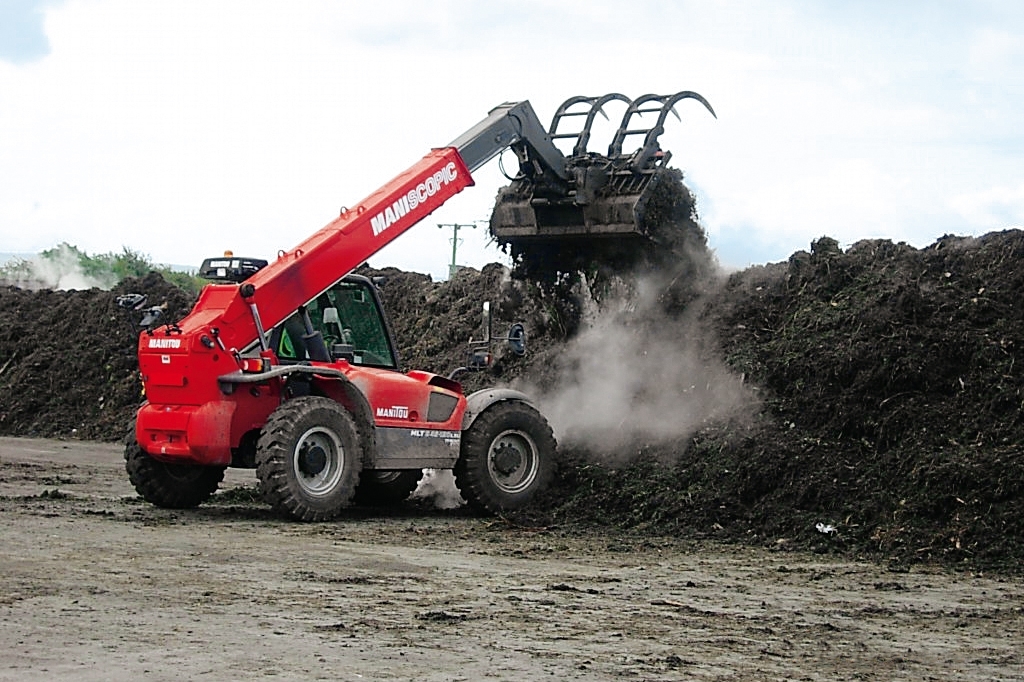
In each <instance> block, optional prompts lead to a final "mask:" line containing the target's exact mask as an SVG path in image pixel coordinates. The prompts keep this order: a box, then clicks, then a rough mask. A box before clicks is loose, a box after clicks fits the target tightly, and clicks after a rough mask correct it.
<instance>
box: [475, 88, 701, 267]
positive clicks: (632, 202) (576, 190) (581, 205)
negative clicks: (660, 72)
mask: <svg viewBox="0 0 1024 682" xmlns="http://www.w3.org/2000/svg"><path fill="white" fill-rule="evenodd" d="M683 99H696V100H697V101H699V102H700V103H701V104H703V105H704V106H705V107H707V109H708V111H710V112H711V114H712V115H714V114H715V112H714V110H713V109H712V108H711V105H710V104H709V103H708V102H707V101H706V100H705V99H704V98H703V97H701V96H700V95H698V94H697V93H695V92H690V91H684V92H679V93H676V94H674V95H664V96H663V95H644V96H643V97H640V98H638V99H636V100H630V99H629V98H627V97H626V96H624V95H621V94H618V93H612V94H609V95H605V96H603V97H573V98H571V99H569V100H566V102H565V103H563V104H562V106H561V107H559V109H558V111H557V113H556V114H555V116H554V119H553V120H552V123H551V128H550V137H551V139H552V140H559V139H569V140H570V141H573V142H574V144H573V148H572V153H571V155H570V156H567V157H566V160H565V169H566V175H567V180H566V181H565V182H564V183H551V182H543V183H542V182H538V181H537V179H536V177H537V176H536V174H533V173H531V172H529V170H530V169H529V167H527V166H525V164H528V163H529V159H524V158H523V157H522V156H521V157H520V173H519V175H518V176H517V177H515V178H513V179H512V182H511V184H510V185H508V186H507V187H504V188H502V189H501V190H500V191H499V192H498V197H497V200H496V202H495V206H494V210H493V212H492V214H491V224H490V229H491V234H492V235H493V237H494V238H495V240H496V241H498V243H499V244H501V245H503V246H505V247H506V248H507V249H509V250H510V251H511V253H512V255H513V256H523V255H525V256H527V257H531V256H533V257H535V256H536V254H537V253H539V252H541V251H543V252H544V253H545V254H546V255H547V256H550V257H552V258H554V257H561V256H557V255H556V254H563V255H564V254H571V253H574V252H577V251H578V250H579V249H580V248H590V247H585V246H584V244H592V243H594V242H596V241H598V240H600V241H602V242H606V243H605V244H604V245H603V246H596V245H595V246H594V247H593V248H600V249H602V250H605V251H607V252H609V253H611V252H613V251H614V250H615V249H616V248H619V247H620V246H624V247H626V248H634V247H636V246H637V245H639V247H640V248H649V246H650V244H649V243H658V242H663V241H664V239H663V236H664V235H662V234H660V232H661V230H660V226H661V225H662V224H663V223H664V222H665V221H666V220H667V219H669V218H671V219H673V220H677V219H679V218H681V217H682V218H685V219H686V220H689V219H691V218H692V217H693V216H692V210H693V197H692V195H690V193H689V191H688V190H686V189H685V187H684V186H683V185H682V174H681V173H680V172H679V171H677V170H674V169H671V168H669V167H668V165H667V164H668V161H669V159H670V158H671V156H672V155H671V153H669V152H663V151H662V150H661V148H660V146H659V144H658V138H659V136H660V135H661V134H662V133H663V132H664V130H665V128H664V124H665V119H666V118H667V117H668V114H669V113H676V112H675V110H674V107H675V105H676V103H677V102H679V101H681V100H683ZM612 101H620V102H625V103H626V104H627V105H628V106H627V109H626V113H625V115H624V116H623V118H622V122H621V124H620V125H619V127H618V129H617V130H616V132H615V136H614V138H613V140H612V142H611V144H610V146H609V148H608V153H607V155H603V154H597V153H594V152H588V151H587V144H588V142H589V141H590V134H591V127H592V125H593V123H594V120H595V117H596V116H597V115H598V114H604V111H603V107H604V106H605V105H606V104H607V103H609V102H612ZM645 114H646V115H654V116H655V120H654V122H653V123H652V124H650V125H649V126H647V127H640V125H641V124H640V123H639V121H640V120H641V119H642V118H643V116H644V115H645ZM676 116H677V117H678V114H677V113H676ZM573 119H575V120H577V121H581V122H582V124H581V125H580V126H579V129H578V131H575V132H560V131H559V126H560V124H563V123H565V122H566V121H567V120H573ZM648 120H650V118H648ZM633 136H643V138H642V139H643V141H642V143H641V145H640V146H639V147H638V148H637V149H635V150H634V151H630V152H628V153H623V151H622V149H623V145H624V143H625V141H626V140H627V138H629V137H633ZM666 202H667V204H666ZM680 202H681V203H682V204H685V206H683V205H675V206H672V205H671V204H680ZM655 213H656V214H657V215H654V214H655ZM669 214H671V216H670V215H669Z"/></svg>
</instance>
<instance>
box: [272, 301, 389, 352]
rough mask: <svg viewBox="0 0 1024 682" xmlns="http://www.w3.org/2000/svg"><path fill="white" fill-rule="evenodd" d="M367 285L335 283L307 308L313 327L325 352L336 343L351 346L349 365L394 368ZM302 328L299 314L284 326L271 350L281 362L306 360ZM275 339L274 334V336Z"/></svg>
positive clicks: (382, 325)
mask: <svg viewBox="0 0 1024 682" xmlns="http://www.w3.org/2000/svg"><path fill="white" fill-rule="evenodd" d="M369 286H370V285H369V284H367V283H366V282H345V281H342V282H338V283H337V284H335V285H334V286H333V287H331V288H330V289H328V290H327V291H325V292H324V293H322V294H320V296H318V297H317V298H316V299H314V300H312V301H310V302H309V303H308V304H307V305H306V310H307V311H308V312H309V319H310V322H311V323H312V324H313V328H314V329H316V330H317V331H319V332H320V334H321V335H322V336H323V339H324V342H325V344H326V345H327V348H328V349H331V348H332V347H334V346H335V345H336V344H344V345H347V346H350V347H351V351H352V354H351V358H350V362H351V363H352V364H353V365H367V366H372V367H385V368H390V369H394V368H396V366H397V363H396V362H395V355H394V352H393V351H392V348H391V341H390V339H389V337H388V333H387V327H386V326H385V324H384V319H383V317H382V315H381V311H380V309H379V308H378V307H377V305H376V301H375V299H374V297H373V292H372V291H370V289H369ZM302 334H303V326H302V320H301V317H300V316H299V314H298V313H296V314H295V315H293V316H292V317H291V318H289V319H288V320H287V321H286V322H285V323H284V325H283V328H282V331H281V334H280V340H279V342H278V343H277V347H276V348H275V349H274V350H275V351H276V352H277V355H278V357H279V358H281V359H283V360H305V359H307V355H306V353H305V346H304V344H303V342H302ZM275 336H276V335H275Z"/></svg>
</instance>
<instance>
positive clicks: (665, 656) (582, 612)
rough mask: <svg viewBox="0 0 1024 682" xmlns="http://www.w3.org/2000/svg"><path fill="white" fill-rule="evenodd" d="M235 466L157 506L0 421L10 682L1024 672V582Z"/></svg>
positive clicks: (0, 675)
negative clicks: (302, 517)
mask: <svg viewBox="0 0 1024 682" xmlns="http://www.w3.org/2000/svg"><path fill="white" fill-rule="evenodd" d="M254 481H255V477H254V476H253V475H252V473H251V472H248V471H238V470H231V471H229V472H228V477H227V479H226V481H225V484H224V486H223V488H222V491H221V492H220V493H218V494H217V495H216V496H215V497H214V502H213V503H212V504H209V505H206V506H204V507H201V508H200V509H198V510H195V511H188V512H180V511H173V512H172V511H166V510H161V509H158V508H155V507H153V506H151V505H148V504H145V503H143V502H142V501H141V500H140V499H139V498H138V497H137V496H136V494H135V492H134V490H132V488H131V486H130V484H129V483H128V480H127V478H126V476H125V474H124V470H123V463H122V457H121V449H120V447H119V446H117V445H113V444H107V443H91V442H83V441H60V440H46V439H24V438H2V439H0V546H2V547H3V552H2V553H0V575H2V576H3V579H2V581H0V652H2V653H0V680H19V681H21V680H54V679H73V680H114V681H117V680H139V679H146V680H172V679H173V680H181V679H210V680H222V679H244V680H254V679H295V680H307V679H335V680H362V679H365V680H484V679H494V680H534V679H542V678H543V679H558V680H565V679H581V680H584V679H585V680H619V679H635V680H875V679H877V680H1021V679H1024V653H1022V651H1021V648H1022V647H1021V644H1022V643H1024V618H1022V611H1024V609H1022V606H1021V605H1022V604H1024V578H1021V577H1020V576H1000V575H997V574H985V575H980V574H970V573H963V572H954V571H952V570H949V569H943V568H940V567H934V566H932V567H924V566H912V567H909V568H901V569H896V570H894V569H892V568H886V567H885V566H883V565H880V564H877V563H865V562H859V561H856V560H850V559H839V558H834V557H824V556H819V555H814V554H807V553H802V552H797V551H784V550H774V551H773V550H771V549H764V548H758V547H749V546H737V545H730V544H715V543H712V542H709V541H704V542H696V541H689V540H687V539H686V538H679V539H676V540H652V539H650V538H647V539H643V538H637V537H635V536H629V535H626V534H621V533H620V534H613V533H603V532H599V531H591V532H586V533H582V532H580V531H578V530H577V531H573V532H571V533H570V532H567V531H563V530H560V529H559V528H547V529H539V528H538V529H527V528H522V527H514V526H511V525H509V524H507V523H504V522H502V521H500V520H495V519H490V518H480V517H475V516H472V515H470V514H469V513H468V512H466V511H464V510H462V509H458V510H454V511H446V512H442V511H433V510H428V509H424V508H421V507H416V506H414V505H412V504H410V505H409V506H407V507H405V508H403V509H401V510H397V511H386V510H354V511H352V512H350V513H349V514H348V515H346V516H344V517H342V519H341V520H339V521H337V522H333V523H324V524H297V523H291V522H287V521H282V520H279V519H277V518H275V517H274V516H272V515H271V514H270V513H269V511H268V510H267V509H266V508H264V507H263V506H262V505H261V504H260V503H258V502H252V501H250V498H251V496H250V494H249V491H250V489H251V487H252V485H253V483H254Z"/></svg>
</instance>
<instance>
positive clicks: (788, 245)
mask: <svg viewBox="0 0 1024 682" xmlns="http://www.w3.org/2000/svg"><path fill="white" fill-rule="evenodd" d="M684 89H689V90H696V91H697V92H700V93H701V94H703V95H704V96H705V97H707V98H708V99H709V100H710V101H711V103H712V104H713V105H714V107H715V110H716V112H717V113H718V119H717V120H716V119H713V118H711V117H710V116H709V115H708V114H707V113H706V112H704V111H703V109H702V108H701V107H700V106H699V105H696V104H695V103H693V102H689V103H684V104H683V105H681V106H680V108H679V111H680V114H681V115H682V119H683V120H682V122H678V121H674V120H673V122H672V123H673V124H672V125H670V126H669V129H668V131H667V132H666V134H665V135H664V136H663V137H662V146H663V147H664V148H665V149H669V150H671V151H672V152H673V154H674V156H673V164H674V165H676V166H678V167H680V168H682V169H683V170H684V172H685V173H686V177H687V181H688V183H689V184H690V185H691V186H692V187H693V188H694V189H695V190H696V192H697V194H698V199H699V202H700V203H699V210H700V212H701V216H702V222H703V224H704V225H705V228H706V229H707V231H708V234H709V240H710V243H711V245H712V247H713V248H714V249H715V250H716V252H717V253H718V255H719V258H720V260H721V261H722V262H723V263H724V264H725V265H727V266H731V267H743V266H745V265H748V264H751V263H763V262H768V261H776V260H782V259H784V258H786V257H788V255H789V254H790V253H792V252H793V251H796V250H798V249H802V248H807V247H808V245H809V243H810V241H811V240H812V239H815V238H817V237H820V236H822V235H829V236H832V237H835V238H836V239H838V240H839V241H840V243H841V244H844V245H849V244H852V243H854V242H856V241H858V240H860V239H865V238H888V239H893V240H895V241H907V242H910V243H911V244H914V245H915V246H924V245H927V244H929V243H931V242H932V241H934V240H935V239H936V238H938V237H940V236H942V235H944V234H948V233H954V234H982V233H984V232H988V231H991V230H998V229H1004V228H1008V227H1014V226H1017V227H1020V226H1024V125H1022V118H1024V113H1022V112H1024V3H1017V2H1008V1H1007V2H994V1H993V2H987V1H981V0H978V1H974V2H967V1H965V2H914V1H908V2H899V3H893V2H855V3H841V2H809V1H798V0H776V1H773V2H767V1H765V2H758V1H753V0H752V1H750V2H742V3H740V2H714V3H713V2H703V1H693V2H689V1H680V2H656V1H653V0H648V1H634V2H631V3H622V2H619V1H617V0H616V1H613V0H563V1H560V2H545V1H541V0H518V1H516V2H511V1H506V0H494V1H492V2H488V3H480V2H472V1H471V0H447V1H444V0H438V1H437V2H433V3H421V2H414V1H411V0H410V1H402V2H393V1H389V0H380V1H379V2H377V3H360V4H356V3H339V2H333V1H328V0H310V1H308V2H303V3H286V2H262V1H260V0H249V1H245V2H243V1H241V0H239V1H231V2H228V1H224V0H210V1H207V2H202V3H200V2H179V3H140V2H135V1H133V0H46V1H45V2H43V1H38V0H36V1H32V0H2V1H0V251H2V252H28V253H33V252H38V251H40V250H43V249H46V248H50V247H52V246H54V245H55V244H57V243H59V242H61V241H67V242H70V243H72V244H74V245H76V246H79V247H80V248H83V249H85V250H87V251H90V252H94V253H95V252H105V251H112V250H113V251H117V250H120V248H121V247H122V246H128V247H130V248H132V249H135V250H137V251H142V252H144V253H146V254H148V255H149V256H150V257H151V258H153V259H154V260H156V261H158V262H170V263H183V264H188V263H198V262H199V261H200V260H202V258H203V257H205V256H208V255H214V254H217V253H220V252H221V251H223V250H225V249H233V250H234V251H235V252H247V253H251V254H252V255H255V256H261V257H272V255H273V254H274V253H276V252H277V251H278V250H280V249H287V248H291V247H293V246H294V245H295V244H297V243H298V242H300V241H301V240H302V239H304V238H305V237H306V236H308V235H309V234H310V233H312V232H313V231H315V230H316V229H318V228H319V227H321V226H322V225H324V224H326V223H327V222H329V221H330V220H331V219H332V218H333V217H334V216H335V215H336V214H337V211H338V209H339V208H340V207H341V206H343V205H354V204H356V203H357V202H358V201H359V200H360V199H362V198H363V197H365V196H366V195H367V194H369V193H370V192H372V191H373V190H374V189H376V188H377V187H379V186H381V185H382V184H384V183H385V182H387V181H388V180H389V179H390V178H391V177H393V176H394V175H396V174H397V173H399V172H400V171H402V170H404V169H405V168H406V167H408V166H409V165H411V164H412V163H414V162H415V161H416V160H418V159H419V158H420V157H421V156H423V155H424V154H425V153H426V152H427V151H428V150H429V149H430V148H431V147H435V146H442V145H444V144H447V143H448V142H449V141H451V140H452V139H453V138H455V137H457V136H458V135H459V134H460V133H462V132H463V131H464V130H465V129H466V128H468V127H470V126H471V125H472V124H474V123H475V122H476V121H477V120H479V119H480V118H482V117H483V116H484V115H485V114H486V112H487V111H488V109H490V108H491V107H493V106H494V105H496V104H499V103H501V102H503V101H506V100H519V99H529V100H530V101H531V102H532V103H533V105H534V108H535V109H536V110H537V112H538V114H539V115H540V116H541V118H542V120H545V121H547V120H549V119H550V117H551V115H552V114H553V113H554V110H555V108H556V107H557V106H558V104H559V103H561V102H562V101H563V100H564V99H566V98H568V97H569V96H572V95H577V94H589V95H595V94H603V93H605V92H611V91H620V92H624V93H626V94H627V95H631V96H638V95H640V94H643V93H646V92H657V93H669V92H674V91H678V90H684ZM612 113H613V114H614V113H615V112H612ZM600 146H601V141H600V138H599V137H598V138H597V143H596V144H595V145H593V146H592V148H600ZM510 161H511V160H510ZM476 180H477V186H476V187H474V188H471V189H468V190H466V191H465V192H463V194H461V195H459V196H458V197H456V198H455V199H453V200H452V201H450V202H449V203H448V204H447V205H446V206H445V207H444V208H443V209H442V210H440V211H438V212H437V213H435V214H434V215H432V216H430V217H429V218H428V219H427V220H426V221H424V223H423V224H421V225H420V226H417V227H416V228H414V229H413V230H412V231H411V232H410V233H409V234H407V235H405V236H403V237H402V238H401V239H399V240H398V241H397V242H395V244H393V245H392V246H390V247H388V249H387V250H385V252H383V253H381V254H379V255H378V256H376V257H374V258H372V259H371V262H373V263H374V264H375V265H396V266H398V267H402V268H405V269H412V270H419V271H423V272H430V273H432V274H434V275H435V277H443V276H444V274H445V273H446V263H447V260H448V258H449V257H450V252H451V247H450V244H449V243H448V241H447V239H448V237H449V236H450V233H449V232H448V231H445V230H439V229H438V228H437V224H439V223H454V222H458V223H467V222H471V221H475V220H483V219H486V217H487V216H488V215H489V209H490V205H491V202H492V201H493V198H494V195H495V192H496V191H497V188H498V187H499V186H500V185H502V184H504V183H503V179H502V177H501V175H500V174H499V172H498V169H497V164H495V163H492V164H491V165H489V166H487V167H485V168H483V169H481V170H480V171H479V172H478V173H477V174H476ZM484 232H485V231H484V229H483V228H480V229H477V230H464V231H462V232H461V233H460V237H464V243H463V244H462V247H461V250H460V258H459V260H460V262H462V263H465V264H470V265H474V266H477V267H479V266H480V265H483V264H484V263H487V262H490V261H493V260H499V259H500V258H501V255H500V254H499V253H498V252H497V251H496V249H495V248H494V247H493V246H488V245H487V243H486V239H485V235H484Z"/></svg>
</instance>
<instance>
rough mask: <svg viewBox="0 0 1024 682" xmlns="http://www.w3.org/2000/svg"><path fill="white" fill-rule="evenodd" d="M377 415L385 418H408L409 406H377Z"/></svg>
mask: <svg viewBox="0 0 1024 682" xmlns="http://www.w3.org/2000/svg"><path fill="white" fill-rule="evenodd" d="M377 416H378V417H384V418H385V419H408V418H409V408H408V407H406V406H405V405H392V406H391V407H378V408H377Z"/></svg>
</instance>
